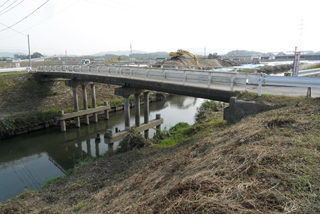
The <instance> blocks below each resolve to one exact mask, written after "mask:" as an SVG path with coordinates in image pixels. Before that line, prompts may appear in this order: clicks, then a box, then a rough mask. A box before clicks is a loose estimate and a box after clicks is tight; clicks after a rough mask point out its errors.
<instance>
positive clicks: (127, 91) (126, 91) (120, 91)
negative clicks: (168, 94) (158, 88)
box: [114, 87, 144, 129]
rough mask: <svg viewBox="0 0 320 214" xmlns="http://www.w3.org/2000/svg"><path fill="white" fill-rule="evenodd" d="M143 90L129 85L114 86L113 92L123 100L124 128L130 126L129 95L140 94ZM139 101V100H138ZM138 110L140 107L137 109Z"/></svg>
mask: <svg viewBox="0 0 320 214" xmlns="http://www.w3.org/2000/svg"><path fill="white" fill-rule="evenodd" d="M143 91H144V90H143V89H137V88H130V87H122V88H115V90H114V94H115V95H118V96H122V97H123V101H124V122H125V127H126V129H127V128H128V127H129V128H130V105H129V96H130V95H131V94H141V93H142V92H143ZM136 100H137V99H136ZM139 102H140V100H139ZM139 106H140V105H139ZM139 111H140V109H139ZM139 116H140V113H139ZM139 120H140V119H139Z"/></svg>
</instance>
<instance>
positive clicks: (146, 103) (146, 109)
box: [143, 91, 150, 139]
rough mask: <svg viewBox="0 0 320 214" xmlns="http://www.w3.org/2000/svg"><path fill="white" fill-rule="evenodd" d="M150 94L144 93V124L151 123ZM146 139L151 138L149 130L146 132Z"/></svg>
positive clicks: (148, 92)
mask: <svg viewBox="0 0 320 214" xmlns="http://www.w3.org/2000/svg"><path fill="white" fill-rule="evenodd" d="M149 94H150V91H145V92H143V95H144V123H145V124H147V123H149ZM144 138H146V139H148V138H149V129H147V130H145V131H144Z"/></svg>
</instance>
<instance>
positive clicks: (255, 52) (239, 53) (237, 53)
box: [226, 50, 263, 56]
mask: <svg viewBox="0 0 320 214" xmlns="http://www.w3.org/2000/svg"><path fill="white" fill-rule="evenodd" d="M252 54H261V55H262V54H263V53H261V52H257V51H246V50H233V51H230V52H228V53H227V54H226V55H229V56H230V55H252Z"/></svg>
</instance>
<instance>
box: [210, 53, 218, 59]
mask: <svg viewBox="0 0 320 214" xmlns="http://www.w3.org/2000/svg"><path fill="white" fill-rule="evenodd" d="M219 58H221V57H220V56H219V55H218V54H217V53H212V54H211V53H210V54H209V55H208V59H219Z"/></svg>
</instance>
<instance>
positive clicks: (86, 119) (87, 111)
mask: <svg viewBox="0 0 320 214" xmlns="http://www.w3.org/2000/svg"><path fill="white" fill-rule="evenodd" d="M65 83H66V86H69V87H72V92H73V103H74V112H73V113H68V114H62V116H58V117H57V120H59V121H60V127H61V131H63V132H65V131H66V122H65V120H66V119H70V118H74V119H75V125H76V127H77V128H79V127H80V116H84V122H85V124H87V125H89V114H93V122H95V123H97V122H98V112H99V111H105V119H106V120H108V119H109V112H108V110H109V109H110V106H108V105H107V103H106V104H105V106H104V107H98V108H97V106H96V90H95V84H94V83H92V82H89V81H76V80H68V81H66V82H65ZM89 84H90V85H91V94H92V96H91V97H92V108H91V109H88V98H87V89H86V86H87V85H89ZM79 85H81V86H82V97H83V109H84V111H79V103H78V92H77V87H78V86H79Z"/></svg>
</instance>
